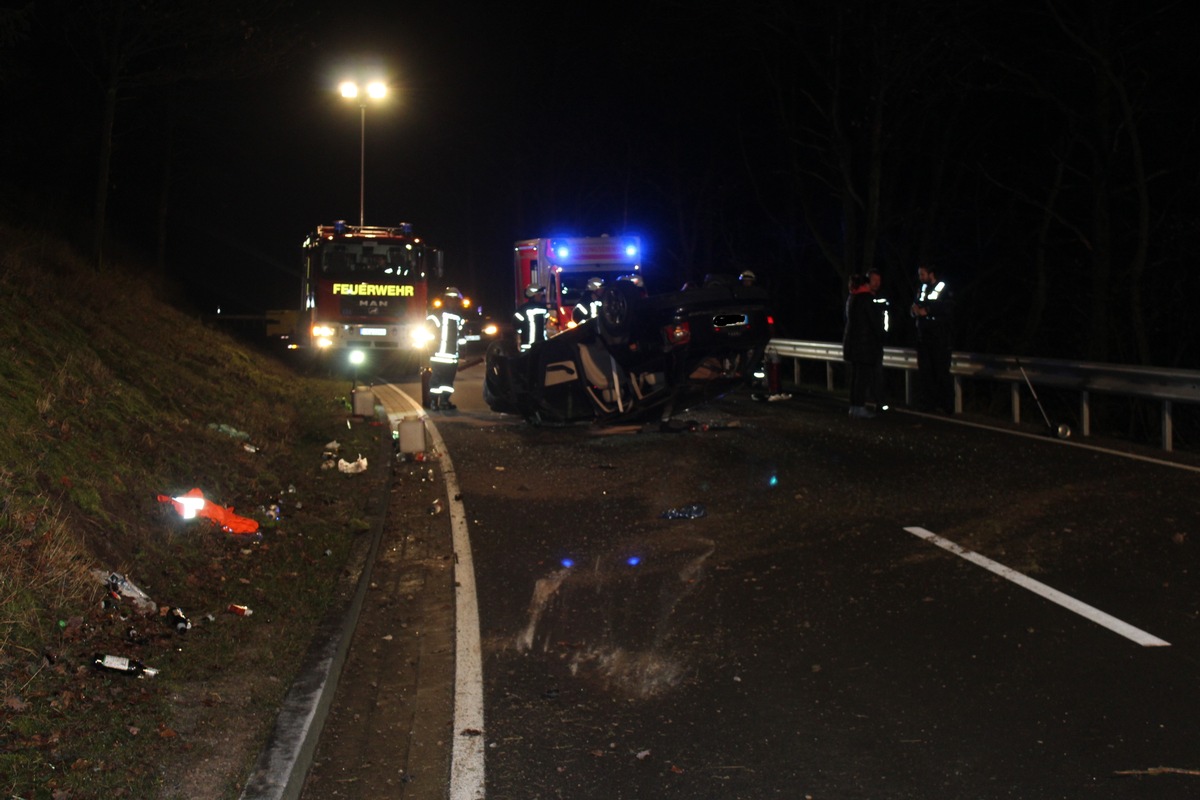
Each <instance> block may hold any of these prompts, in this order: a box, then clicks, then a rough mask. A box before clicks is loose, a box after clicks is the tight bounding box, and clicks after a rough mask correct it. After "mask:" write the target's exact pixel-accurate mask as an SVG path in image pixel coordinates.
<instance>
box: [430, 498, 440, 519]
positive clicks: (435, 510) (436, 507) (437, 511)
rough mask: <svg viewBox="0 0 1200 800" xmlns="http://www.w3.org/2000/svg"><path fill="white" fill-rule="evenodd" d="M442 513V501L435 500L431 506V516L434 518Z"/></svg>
mask: <svg viewBox="0 0 1200 800" xmlns="http://www.w3.org/2000/svg"><path fill="white" fill-rule="evenodd" d="M440 513H442V501H441V500H440V499H439V500H434V501H433V502H432V503H431V504H430V505H429V516H431V517H432V516H435V515H437V514H440Z"/></svg>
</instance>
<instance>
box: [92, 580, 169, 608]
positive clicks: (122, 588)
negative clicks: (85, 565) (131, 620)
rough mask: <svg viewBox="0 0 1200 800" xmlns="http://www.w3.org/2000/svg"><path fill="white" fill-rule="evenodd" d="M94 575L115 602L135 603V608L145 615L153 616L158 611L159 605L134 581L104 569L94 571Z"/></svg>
mask: <svg viewBox="0 0 1200 800" xmlns="http://www.w3.org/2000/svg"><path fill="white" fill-rule="evenodd" d="M92 574H93V575H95V576H96V577H97V578H99V579H100V582H101V583H103V584H105V585H106V586H107V587H108V594H109V596H110V597H111V598H112V599H113V600H120V599H121V598H125V599H126V600H130V601H132V602H133V606H134V608H136V609H137V610H138V611H140V612H141V613H143V614H152V613H154V612H155V611H157V610H158V604H157V603H155V602H154V601H153V600H151V599H150V595H148V594H146V593H145V592H143V591H142V590H141V589H139V588H138V587H137V586H135V585H134V584H133V581H131V580H129V579H128V578H126V577H125V576H124V575H121V574H120V573H117V572H105V571H104V570H102V569H94V570H92Z"/></svg>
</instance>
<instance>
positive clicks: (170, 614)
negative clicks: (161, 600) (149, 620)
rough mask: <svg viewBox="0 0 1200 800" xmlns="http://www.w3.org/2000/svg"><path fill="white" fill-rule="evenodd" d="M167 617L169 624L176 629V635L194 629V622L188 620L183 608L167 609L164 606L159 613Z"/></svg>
mask: <svg viewBox="0 0 1200 800" xmlns="http://www.w3.org/2000/svg"><path fill="white" fill-rule="evenodd" d="M159 613H161V614H162V616H164V617H166V619H167V623H168V624H170V625H171V627H173V628H174V629H175V632H176V633H187V632H188V631H190V630H191V629H192V621H191V620H190V619H188V618H187V615H185V614H184V613H183V609H181V608H167V607H166V606H163V608H162V610H161V611H160V612H159Z"/></svg>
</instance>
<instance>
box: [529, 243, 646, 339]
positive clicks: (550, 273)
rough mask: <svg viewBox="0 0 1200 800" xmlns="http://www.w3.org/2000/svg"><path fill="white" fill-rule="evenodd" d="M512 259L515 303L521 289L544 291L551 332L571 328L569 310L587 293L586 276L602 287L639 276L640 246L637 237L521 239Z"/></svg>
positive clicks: (548, 328)
mask: <svg viewBox="0 0 1200 800" xmlns="http://www.w3.org/2000/svg"><path fill="white" fill-rule="evenodd" d="M513 256H514V258H513V266H514V269H515V276H516V304H517V305H518V306H519V305H520V304H521V303H523V302H525V287H527V286H530V285H531V284H536V285H538V286H541V287H542V288H544V289H545V290H546V301H547V302H548V303H549V304H550V321H549V324H548V325H547V332H548V333H550V334H554V333H558V332H560V331H563V330H566V329H567V328H568V327H570V325H569V323H570V320H571V311H572V309H574V307H575V304H576V303H578V302H579V301H580V299H582V297H583V296H584V293H585V292H586V291H587V282H588V279H589V278H600V279H601V280H603V281H604V282H605V283H606V284H607V283H611V282H612V281H615V280H616V279H617V278H619V277H623V276H630V277H632V276H636V277H637V278H638V279H640V278H641V269H642V267H641V263H642V243H641V240H640V239H639V238H638V237H637V236H582V237H581V236H560V237H553V238H548V239H525V240H523V241H520V242H517V243H516V245H515V246H514V248H513Z"/></svg>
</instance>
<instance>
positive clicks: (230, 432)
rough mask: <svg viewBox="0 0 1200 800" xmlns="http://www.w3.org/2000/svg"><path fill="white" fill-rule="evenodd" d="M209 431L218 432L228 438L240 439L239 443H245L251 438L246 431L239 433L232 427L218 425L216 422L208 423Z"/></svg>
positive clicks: (223, 424) (222, 424)
mask: <svg viewBox="0 0 1200 800" xmlns="http://www.w3.org/2000/svg"><path fill="white" fill-rule="evenodd" d="M208 429H209V430H210V431H216V432H217V433H223V434H225V435H226V436H229V437H232V438H234V439H238V440H239V441H244V440H246V439H249V438H250V434H248V433H246V432H245V431H239V430H238V429H237V428H235V427H233V426H232V425H226V424H225V423H221V424H220V425H218V424H217V423H215V422H210V423H208Z"/></svg>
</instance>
